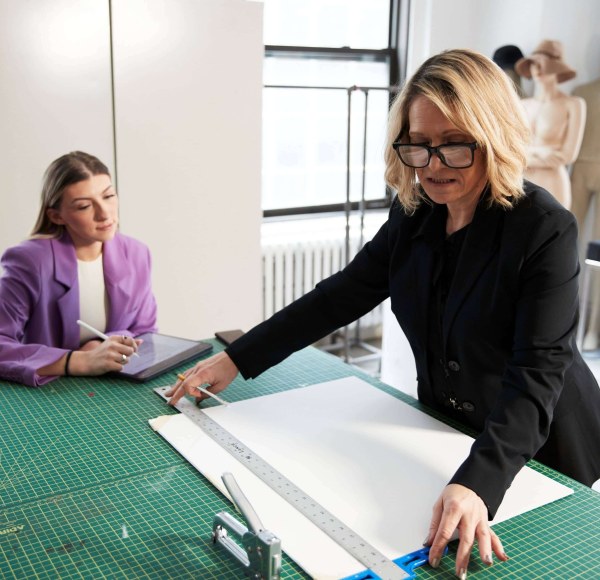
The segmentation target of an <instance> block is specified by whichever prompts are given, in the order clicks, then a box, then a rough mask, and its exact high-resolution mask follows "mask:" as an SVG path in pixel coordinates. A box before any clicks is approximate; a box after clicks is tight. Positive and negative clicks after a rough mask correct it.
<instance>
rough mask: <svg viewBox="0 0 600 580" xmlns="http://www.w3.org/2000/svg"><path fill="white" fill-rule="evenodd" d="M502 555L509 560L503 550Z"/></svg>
mask: <svg viewBox="0 0 600 580" xmlns="http://www.w3.org/2000/svg"><path fill="white" fill-rule="evenodd" d="M502 557H503V558H504V559H505V560H509V557H508V556H507V555H506V554H505V553H504V552H502Z"/></svg>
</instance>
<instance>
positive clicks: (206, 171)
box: [112, 0, 264, 338]
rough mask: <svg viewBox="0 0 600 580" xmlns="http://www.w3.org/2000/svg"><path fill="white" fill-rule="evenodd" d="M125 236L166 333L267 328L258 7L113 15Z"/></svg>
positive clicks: (151, 4)
mask: <svg viewBox="0 0 600 580" xmlns="http://www.w3.org/2000/svg"><path fill="white" fill-rule="evenodd" d="M112 9H113V14H112V19H113V58H114V83H115V112H116V116H115V119H116V122H115V134H116V145H117V165H118V168H117V169H118V175H119V189H120V199H121V227H122V230H123V232H124V233H127V234H130V235H133V236H134V237H136V238H139V239H141V240H143V241H144V242H146V243H147V244H148V245H149V246H150V248H151V251H152V256H153V273H154V284H153V285H154V290H155V294H156V297H157V301H158V313H159V321H158V323H159V327H160V329H161V331H162V332H165V333H167V334H178V335H182V336H189V337H190V338H202V337H208V336H212V334H213V332H214V331H215V330H222V329H224V328H243V329H245V330H246V329H248V328H250V326H252V325H253V324H255V323H256V322H258V321H259V320H260V314H261V304H260V296H261V256H260V224H261V211H260V173H261V166H260V162H261V139H260V136H261V97H262V60H263V52H264V47H263V44H262V3H259V2H248V1H247V0H177V2H172V1H171V0H127V1H126V2H113V3H112Z"/></svg>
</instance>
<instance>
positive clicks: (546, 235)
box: [170, 50, 600, 578]
mask: <svg viewBox="0 0 600 580" xmlns="http://www.w3.org/2000/svg"><path fill="white" fill-rule="evenodd" d="M527 140H528V130H527V122H526V120H525V118H524V115H523V112H522V108H521V104H520V102H519V99H518V97H517V95H516V93H515V90H514V87H512V86H511V85H510V81H509V80H508V79H507V77H506V76H505V75H504V74H503V73H502V71H501V70H500V69H499V68H498V67H497V66H496V65H495V64H494V63H493V62H492V61H490V60H489V59H488V58H486V57H485V56H483V55H481V54H479V53H476V52H473V51H468V50H452V51H446V52H443V53H441V54H438V55H436V56H433V57H431V58H430V59H429V60H427V61H426V62H425V63H424V64H423V65H422V66H421V67H420V68H419V69H418V70H417V72H416V73H415V75H414V76H413V77H412V78H411V79H410V80H409V81H408V82H407V83H406V85H405V86H404V88H403V90H402V92H401V93H400V94H399V95H398V97H397V99H396V100H395V102H394V104H393V106H392V108H391V111H390V117H389V129H388V143H387V149H386V166H387V169H386V181H387V183H388V184H389V185H390V186H391V187H393V188H394V189H395V190H396V191H397V192H398V195H397V198H396V200H395V201H394V203H393V204H392V207H391V209H390V213H389V219H388V221H387V222H386V223H385V224H384V225H383V227H382V228H381V229H380V231H379V232H378V233H377V234H376V235H375V237H374V238H373V240H371V241H370V242H369V243H367V244H366V245H365V247H364V248H363V249H362V250H361V251H360V252H359V254H358V255H357V256H356V258H355V259H354V260H353V261H352V262H351V263H350V264H349V265H348V266H347V267H346V268H345V269H344V270H342V271H341V272H339V273H337V274H335V275H334V276H331V277H330V278H328V279H326V280H324V281H323V282H321V283H319V284H318V285H317V287H316V288H315V289H314V290H313V291H312V292H310V293H308V294H307V295H305V296H304V297H302V298H300V299H299V300H297V301H296V302H294V303H293V304H291V305H290V306H288V307H286V308H284V309H283V310H282V311H280V312H278V313H277V314H275V315H274V316H273V317H272V318H271V319H269V320H267V321H266V322H263V323H262V324H259V325H258V326H257V327H255V328H254V329H252V330H251V331H250V332H248V333H247V334H246V335H245V336H243V337H242V338H240V339H238V340H236V341H235V342H234V343H233V344H232V345H231V346H229V347H228V348H227V349H226V351H225V353H220V354H217V355H215V356H214V357H212V358H211V359H208V360H206V361H203V362H201V363H199V364H198V365H196V367H194V368H193V369H191V370H190V371H188V373H187V377H186V379H185V381H183V382H180V383H177V384H176V385H175V386H174V387H173V388H172V389H171V392H170V395H172V398H171V401H170V402H171V404H175V403H176V402H177V401H178V400H179V399H180V398H181V396H183V395H184V394H185V393H186V392H187V393H188V394H191V395H195V394H196V393H197V391H195V386H197V385H199V384H201V383H210V384H211V385H212V387H211V390H213V391H215V392H219V391H221V390H222V389H224V388H225V387H226V386H227V385H228V384H229V383H230V382H231V380H233V378H234V377H235V376H236V374H237V373H238V370H239V372H241V373H242V375H243V376H244V377H245V378H250V377H256V376H257V375H259V374H260V373H261V372H263V371H264V370H266V369H268V368H269V367H271V366H273V365H275V364H277V363H278V362H280V361H281V360H283V359H284V358H285V357H287V356H288V355H290V354H291V353H292V352H294V351H296V350H298V349H300V348H303V347H305V346H307V345H309V344H311V343H313V342H315V341H316V340H318V339H319V338H321V337H323V336H325V335H326V334H329V333H330V332H332V331H334V330H335V329H337V328H339V327H341V326H344V325H346V324H349V323H350V322H352V321H353V320H356V319H357V318H359V317H360V316H362V315H363V314H365V313H367V312H369V311H370V310H371V309H372V308H374V307H375V306H376V305H377V304H379V303H380V302H381V301H383V300H384V299H386V298H387V297H388V296H389V297H391V303H392V310H393V312H394V314H395V315H396V317H397V319H398V322H399V323H400V325H401V327H402V329H403V331H404V333H405V334H406V336H407V338H408V340H409V342H410V344H411V347H412V350H413V353H414V356H415V359H416V366H417V372H418V393H419V399H420V400H421V401H422V402H423V403H425V404H426V405H428V406H430V407H431V408H433V409H436V410H438V411H441V412H442V413H445V414H446V415H447V416H449V417H451V418H452V419H455V420H458V421H460V422H462V423H464V424H465V425H468V426H470V427H472V428H474V429H475V430H477V432H478V433H479V435H478V436H477V438H476V440H475V443H474V445H473V447H472V450H471V452H470V454H469V456H468V457H467V459H466V460H465V462H464V463H463V464H462V465H461V467H460V468H459V469H458V471H457V472H456V474H455V475H454V477H453V478H452V479H451V481H450V482H449V484H448V485H447V487H446V488H445V489H444V490H443V491H442V494H441V496H440V498H439V500H438V502H437V503H436V505H435V506H434V511H433V517H432V522H431V529H430V533H429V536H428V538H427V542H426V543H427V544H428V545H430V546H431V549H430V554H429V561H430V564H431V565H432V566H437V565H439V562H440V558H441V556H442V553H443V549H444V547H445V546H446V544H447V543H448V541H449V540H450V536H451V534H452V533H453V532H454V530H455V529H458V530H459V531H460V542H459V547H458V552H457V557H456V571H457V575H458V576H459V577H460V578H465V577H466V570H467V566H468V562H469V556H470V552H471V549H472V546H473V543H474V541H475V540H477V542H478V545H479V552H480V555H481V558H482V559H483V561H484V562H486V563H488V564H491V563H492V553H494V554H495V555H496V557H497V558H499V559H501V560H504V559H506V558H507V557H506V554H505V553H504V551H503V548H502V545H501V543H500V540H499V539H498V537H497V536H496V534H495V533H494V532H493V530H491V529H490V527H489V525H488V518H492V517H493V516H494V514H495V512H496V510H497V508H498V506H499V505H500V503H501V501H502V498H503V496H504V493H505V492H506V489H507V488H508V487H509V486H510V484H511V482H512V480H513V479H514V477H515V475H516V474H517V473H518V471H519V470H520V469H521V468H522V467H523V466H524V465H525V463H526V462H527V461H528V460H529V459H531V458H533V457H534V458H535V459H537V460H539V461H542V462H543V463H545V464H547V465H549V466H551V467H553V468H554V469H557V470H559V471H562V472H563V473H565V474H567V475H569V476H571V477H573V478H575V479H577V480H579V481H581V482H583V483H585V484H587V485H592V484H593V483H594V481H596V480H597V479H599V478H600V448H599V447H600V389H599V387H598V384H597V383H596V381H595V379H594V377H593V375H592V374H591V372H590V370H589V369H588V367H587V366H586V364H585V362H584V361H583V359H582V358H581V355H580V353H579V352H578V350H577V347H576V346H575V330H576V326H577V321H578V287H577V278H578V274H579V260H578V253H577V225H576V221H575V219H574V217H573V215H572V214H571V213H569V212H568V211H567V210H566V209H564V208H563V207H562V206H561V205H560V204H559V203H558V202H557V201H556V200H555V199H554V198H553V196H552V195H550V194H549V193H548V192H547V191H545V190H544V189H542V188H540V187H538V186H536V185H534V184H532V183H529V182H526V181H524V180H523V171H524V168H525V159H526V157H525V148H526V144H527Z"/></svg>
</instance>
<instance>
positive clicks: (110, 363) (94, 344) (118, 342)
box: [69, 336, 140, 376]
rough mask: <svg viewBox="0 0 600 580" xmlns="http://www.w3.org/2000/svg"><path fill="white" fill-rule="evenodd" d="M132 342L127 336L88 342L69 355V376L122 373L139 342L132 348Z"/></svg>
mask: <svg viewBox="0 0 600 580" xmlns="http://www.w3.org/2000/svg"><path fill="white" fill-rule="evenodd" d="M132 340H134V339H132V338H130V337H127V336H111V337H109V339H108V340H104V341H102V342H99V341H96V340H91V341H89V342H88V343H86V344H85V345H84V346H83V347H82V348H81V350H76V351H74V352H73V354H72V355H71V360H70V361H69V374H71V375H90V376H97V375H103V374H104V373H107V372H110V371H116V372H118V371H122V370H123V367H124V366H125V365H126V364H127V363H128V362H129V357H131V356H132V355H133V353H134V352H135V351H136V350H137V346H138V345H139V342H140V341H135V348H134V346H131V344H132Z"/></svg>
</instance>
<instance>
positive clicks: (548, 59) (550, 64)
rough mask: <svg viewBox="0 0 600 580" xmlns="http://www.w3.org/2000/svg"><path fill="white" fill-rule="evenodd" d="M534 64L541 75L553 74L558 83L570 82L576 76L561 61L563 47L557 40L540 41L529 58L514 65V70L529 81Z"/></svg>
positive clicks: (522, 59)
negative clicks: (538, 68) (539, 69)
mask: <svg viewBox="0 0 600 580" xmlns="http://www.w3.org/2000/svg"><path fill="white" fill-rule="evenodd" d="M534 62H535V63H536V64H538V65H539V66H540V68H541V70H542V74H555V75H556V79H557V80H558V82H559V83H564V82H565V81H568V80H571V79H572V78H573V77H574V76H575V75H576V74H577V73H576V72H575V71H574V70H573V69H572V68H571V67H569V66H568V65H567V64H566V63H565V62H564V61H563V46H562V43H561V42H560V41H558V40H542V42H540V43H539V44H538V45H537V47H536V49H535V50H534V51H533V52H532V53H531V56H528V57H526V58H521V59H519V60H518V61H517V62H516V63H515V70H516V71H517V73H518V74H519V75H520V76H522V77H525V78H528V79H530V78H531V65H532V63H534Z"/></svg>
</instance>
